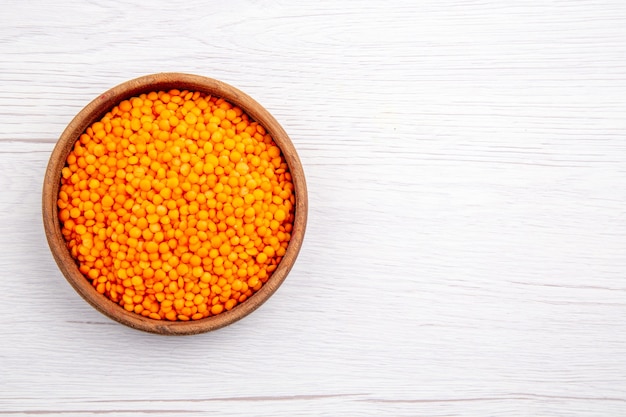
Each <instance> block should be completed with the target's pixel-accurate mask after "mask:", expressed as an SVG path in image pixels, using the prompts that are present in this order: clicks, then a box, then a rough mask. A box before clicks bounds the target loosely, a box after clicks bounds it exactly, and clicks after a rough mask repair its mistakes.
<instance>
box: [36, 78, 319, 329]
mask: <svg viewBox="0 0 626 417" xmlns="http://www.w3.org/2000/svg"><path fill="white" fill-rule="evenodd" d="M170 89H179V90H189V91H200V92H203V93H206V94H210V95H212V96H217V97H222V98H224V99H225V100H227V101H229V102H230V103H231V104H233V105H236V106H239V107H240V108H241V109H242V110H243V111H244V112H245V113H247V114H248V116H249V117H250V118H252V119H253V120H255V121H257V122H258V123H260V124H261V125H262V126H263V127H265V129H266V131H267V132H268V133H270V134H271V135H272V137H273V139H274V142H275V143H276V145H278V146H279V147H280V148H281V150H282V153H283V156H284V158H285V160H286V162H287V164H288V166H289V169H290V171H291V175H292V181H293V183H294V191H295V199H296V203H295V220H294V224H293V230H292V236H291V240H290V242H289V246H288V248H287V251H286V253H285V255H284V256H283V258H282V260H281V262H280V264H279V265H278V267H277V268H276V270H275V271H274V272H273V274H272V275H271V277H270V278H269V279H268V281H267V282H266V283H265V284H264V285H263V287H262V288H261V289H260V290H259V291H257V292H256V293H255V294H254V295H252V296H251V297H250V298H248V299H247V300H246V301H244V302H242V303H240V304H239V305H237V306H236V307H234V308H233V309H232V310H230V311H224V312H223V313H221V314H218V315H216V316H211V317H208V318H204V319H200V320H192V321H167V320H155V319H151V318H148V317H144V316H142V315H140V314H136V313H134V312H128V311H126V310H125V309H124V308H123V307H122V306H120V305H119V304H116V303H114V302H113V301H111V300H110V299H109V298H108V297H106V296H105V295H102V294H100V293H98V292H97V291H96V289H95V288H94V287H93V286H92V284H91V282H90V281H89V280H88V279H87V278H86V277H85V276H84V275H83V274H81V272H80V271H79V269H78V265H77V263H76V261H75V260H74V258H72V256H71V254H70V251H69V250H68V248H67V246H66V242H65V239H64V237H63V235H62V234H61V224H60V221H59V218H58V209H57V199H58V195H59V188H60V184H61V170H62V169H63V167H64V166H65V163H66V159H67V157H68V155H69V153H70V151H71V150H72V148H73V146H74V143H75V142H76V140H78V138H79V137H80V135H81V134H82V133H83V132H84V131H85V129H86V128H87V127H88V126H90V125H91V124H93V123H94V122H96V121H98V120H100V119H101V118H102V117H103V116H104V115H105V114H106V113H107V112H108V111H110V110H111V109H112V108H113V107H114V106H116V105H117V104H119V103H120V102H121V101H123V100H125V99H128V98H131V97H134V96H137V95H139V94H142V93H148V92H151V91H160V90H170ZM42 208H43V223H44V228H45V232H46V238H47V240H48V244H49V246H50V250H51V251H52V255H53V256H54V259H55V261H56V263H57V265H58V266H59V268H60V270H61V272H62V273H63V275H64V276H65V278H66V279H67V281H68V282H69V283H70V284H71V285H72V287H74V289H75V290H76V292H78V294H79V295H80V296H81V297H83V298H84V299H85V300H86V301H87V302H88V303H89V304H91V305H92V306H93V307H95V308H96V309H97V310H98V311H100V312H101V313H103V314H105V315H106V316H108V317H110V318H112V319H113V320H116V321H118V322H120V323H122V324H125V325H127V326H130V327H132V328H134V329H139V330H143V331H147V332H152V333H158V334H163V335H190V334H197V333H203V332H208V331H211V330H216V329H219V328H221V327H224V326H227V325H229V324H231V323H233V322H235V321H237V320H240V319H241V318H243V317H245V316H247V315H248V314H250V313H252V312H253V311H254V310H256V309H257V308H258V307H259V306H260V305H261V304H263V303H264V302H265V301H266V300H267V299H268V298H269V297H271V296H272V294H274V292H275V291H276V290H277V289H278V287H279V286H280V285H281V284H282V282H283V281H284V280H285V278H286V277H287V274H288V273H289V271H290V270H291V268H292V267H293V264H294V262H295V261H296V257H297V256H298V253H299V251H300V247H301V246H302V240H303V237H304V232H305V228H306V221H307V208H308V207H307V190H306V182H305V179H304V171H303V169H302V165H301V163H300V159H299V158H298V155H297V153H296V150H295V148H294V146H293V143H292V142H291V140H290V139H289V136H287V133H286V132H285V131H284V130H283V128H282V127H281V126H280V124H279V123H278V122H277V121H276V119H274V117H272V115H271V114H270V113H269V112H268V111H267V110H265V109H264V108H263V107H262V106H261V105H260V104H258V103H257V102H256V101H254V100H253V99H252V98H250V97H249V96H248V95H246V94H244V93H243V92H241V91H239V90H237V89H236V88H234V87H232V86H230V85H228V84H225V83H223V82H220V81H217V80H214V79H211V78H206V77H201V76H197V75H189V74H180V73H162V74H154V75H147V76H144V77H140V78H137V79H134V80H130V81H127V82H124V83H122V84H120V85H118V86H117V87H114V88H112V89H110V90H109V91H107V92H105V93H103V94H101V95H100V96H99V97H97V98H96V99H95V100H93V101H92V102H91V103H89V104H88V105H87V106H86V107H85V108H84V109H82V110H81V111H80V112H79V113H78V115H77V116H76V117H75V118H74V119H73V120H72V121H71V122H70V124H69V125H68V126H67V128H66V129H65V131H64V132H63V134H62V135H61V137H60V138H59V141H58V142H57V144H56V146H55V148H54V150H53V151H52V155H51V156H50V161H49V163H48V168H47V170H46V174H45V178H44V185H43V207H42Z"/></svg>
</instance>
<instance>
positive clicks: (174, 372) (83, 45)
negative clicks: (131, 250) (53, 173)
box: [0, 0, 626, 417]
mask: <svg viewBox="0 0 626 417" xmlns="http://www.w3.org/2000/svg"><path fill="white" fill-rule="evenodd" d="M2 6H3V7H2V12H0V190H1V191H0V193H1V194H0V249H1V250H0V253H1V254H0V268H1V269H0V270H1V271H2V272H0V416H4V415H29V414H30V415H52V416H55V415H58V416H66V415H67V416H69V415H81V416H88V415H114V416H139V415H147V414H150V415H163V416H206V415H227V416H249V415H255V416H279V415H280V416H303V415H311V416H343V415H345V416H481V417H483V416H603V417H604V416H624V415H626V2H624V1H622V0H613V1H595V0H594V1H521V2H520V1H496V0H494V1H474V0H458V1H440V0H424V1H406V2H400V1H396V2H379V1H371V2H347V1H346V2H341V1H340V2H336V1H321V2H320V1H315V2H276V1H249V2H245V1H230V2H202V1H193V0H192V1H178V0H168V1H163V0H162V1H153V2H139V1H131V2H126V1H111V2H83V1H78V0H73V1H59V0H55V1H44V0H35V1H22V0H5V1H4V2H3V5H2ZM163 71H178V72H188V73H194V74H199V75H205V76H209V77H213V78H218V79H220V80H223V81H225V82H227V83H230V84H232V85H234V86H236V87H238V88H240V89H242V90H244V91H245V92H247V93H248V94H250V95H251V96H252V97H254V98H255V99H256V100H257V101H259V102H260V103H261V104H262V105H264V106H265V107H266V108H267V109H269V110H270V111H271V112H272V113H273V114H274V115H275V116H276V118H277V119H278V120H279V121H280V122H281V124H282V125H283V127H284V128H285V129H286V130H287V132H288V133H289V134H290V136H291V138H292V140H293V142H294V143H295V146H296V148H297V150H298V152H299V154H300V157H301V159H302V162H303V164H304V167H305V171H306V174H307V181H308V186H309V197H310V212H309V224H308V231H307V236H306V239H305V244H304V246H303V249H302V251H301V254H300V257H299V259H298V262H297V264H296V266H295V268H294V269H293V271H292V273H291V274H290V276H289V278H288V279H287V281H286V282H285V284H284V285H283V286H282V287H281V288H280V290H279V291H278V292H277V293H276V294H275V296H274V297H273V298H272V299H271V300H270V301H269V302H267V303H266V304H265V305H264V306H263V307H262V308H261V309H259V310H258V311H256V312H255V313H254V314H252V315H251V316H249V317H247V318H245V319H244V320H242V321H240V322H238V323H236V324H234V325H232V326H230V327H228V328H224V329H222V330H219V331H216V332H213V333H208V334H203V335H198V336H192V337H170V338H168V337H159V336H156V335H152V334H147V333H142V332H139V331H135V330H132V329H130V328H127V327H125V326H122V325H120V324H117V323H115V322H113V321H111V320H109V319H107V318H106V317H104V316H102V315H101V314H99V313H98V312H97V311H95V310H94V309H92V308H91V307H90V306H89V305H87V303H85V302H84V301H83V300H82V299H81V298H80V297H79V296H78V295H77V294H76V293H75V292H74V291H73V290H72V288H71V287H70V286H69V284H67V282H66V281H65V280H64V278H63V277H62V275H61V273H60V272H59V270H58V268H57V267H56V265H55V263H54V262H53V259H52V256H51V255H50V252H49V250H48V247H47V244H46V242H45V238H44V233H43V227H42V223H41V212H40V211H41V208H40V200H41V198H40V194H41V186H42V179H43V175H44V169H45V166H46V164H47V161H48V157H49V155H50V152H51V150H52V148H53V146H54V144H55V142H56V140H57V138H58V137H59V135H60V133H61V132H62V130H63V128H64V126H65V125H66V124H67V123H68V122H69V121H70V120H71V119H72V118H73V117H74V115H75V114H76V113H77V112H78V111H79V110H80V109H81V108H82V107H83V106H84V105H86V104H87V103H88V102H89V101H90V100H91V99H93V98H94V97H96V96H97V95H98V94H99V93H101V92H103V91H105V90H107V89H108V88H110V87H113V86H114V85H117V84H119V83H121V82H123V81H125V80H127V79H130V78H135V77H137V76H140V75H144V74H149V73H156V72H163Z"/></svg>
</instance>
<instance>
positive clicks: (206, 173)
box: [58, 90, 295, 321]
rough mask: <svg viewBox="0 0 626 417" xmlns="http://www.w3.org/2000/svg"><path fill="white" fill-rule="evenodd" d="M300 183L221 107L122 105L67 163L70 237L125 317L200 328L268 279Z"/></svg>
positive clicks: (65, 224)
mask: <svg viewBox="0 0 626 417" xmlns="http://www.w3.org/2000/svg"><path fill="white" fill-rule="evenodd" d="M294 203H295V197H294V192H293V183H292V182H291V175H290V173H289V170H288V167H287V164H286V162H285V161H284V159H283V158H282V155H281V152H280V149H279V148H278V147H277V146H276V144H275V143H274V142H273V140H272V137H271V136H270V135H269V134H267V133H266V132H265V129H264V128H263V127H262V126H260V125H259V124H258V123H256V122H254V121H252V120H250V119H249V117H248V116H247V115H246V114H245V113H243V112H242V110H241V109H239V108H238V107H234V106H232V105H231V104H230V103H228V102H226V101H225V100H223V99H221V98H216V97H210V96H206V95H204V94H201V93H199V92H190V91H178V90H171V91H168V92H163V91H159V92H151V93H149V94H142V95H140V96H138V97H134V98H132V99H130V100H125V101H122V102H121V103H120V104H119V105H118V106H116V107H114V108H113V109H112V110H111V111H110V112H109V113H107V114H106V115H105V116H104V117H103V118H102V120H100V121H98V122H96V123H94V124H93V125H91V126H90V127H89V128H88V129H87V130H86V131H85V133H84V134H83V135H81V137H80V139H79V140H78V141H77V142H76V144H75V146H74V149H73V150H72V152H71V153H70V154H69V156H68V157H67V164H66V166H65V168H63V171H62V178H61V189H60V192H59V198H58V208H59V219H60V220H61V222H62V233H63V236H64V237H65V240H66V242H67V245H68V248H69V249H70V251H71V254H72V256H73V257H74V258H75V259H76V260H77V263H78V265H79V269H80V271H81V272H82V273H83V274H84V275H85V276H86V277H87V278H88V279H89V280H91V282H92V284H93V286H94V287H95V288H96V290H97V291H98V292H99V293H101V294H105V295H106V296H107V297H109V298H110V299H111V300H113V301H114V302H116V303H119V304H120V305H122V306H123V307H124V308H125V309H126V310H128V311H134V312H135V313H137V314H141V315H143V316H147V317H151V318H153V319H157V320H159V319H166V320H172V321H173V320H197V319H201V318H204V317H208V316H212V315H217V314H220V313H221V312H222V311H224V310H230V309H232V308H233V307H235V305H237V304H238V303H241V302H244V301H245V300H246V299H247V298H248V297H250V296H251V295H252V294H254V292H256V291H258V290H259V289H260V288H261V286H262V285H263V284H264V283H265V282H266V281H267V280H268V278H269V277H270V275H271V273H272V272H273V271H274V270H275V269H276V267H277V265H278V263H279V262H280V260H281V258H282V256H283V255H284V254H285V251H286V248H287V245H288V243H289V239H290V237H291V230H292V225H293V219H294Z"/></svg>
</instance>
